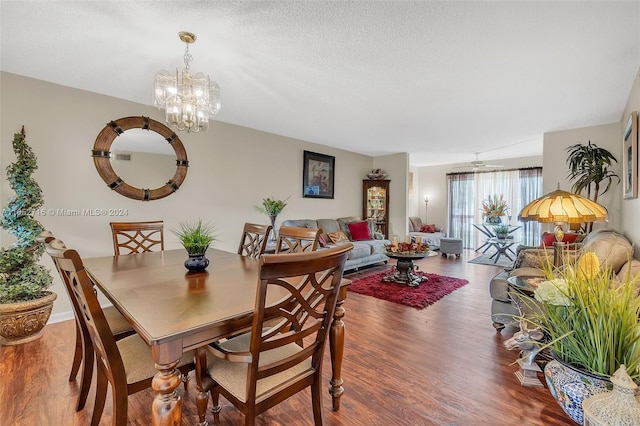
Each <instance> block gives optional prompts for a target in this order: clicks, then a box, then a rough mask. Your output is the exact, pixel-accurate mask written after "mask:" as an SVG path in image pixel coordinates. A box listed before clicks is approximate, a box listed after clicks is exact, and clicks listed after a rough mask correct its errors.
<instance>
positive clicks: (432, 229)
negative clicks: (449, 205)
mask: <svg viewBox="0 0 640 426" xmlns="http://www.w3.org/2000/svg"><path fill="white" fill-rule="evenodd" d="M420 232H429V233H434V232H436V225H435V224H433V225H422V226H421V227H420Z"/></svg>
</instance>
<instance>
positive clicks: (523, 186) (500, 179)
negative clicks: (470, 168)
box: [447, 167, 542, 248]
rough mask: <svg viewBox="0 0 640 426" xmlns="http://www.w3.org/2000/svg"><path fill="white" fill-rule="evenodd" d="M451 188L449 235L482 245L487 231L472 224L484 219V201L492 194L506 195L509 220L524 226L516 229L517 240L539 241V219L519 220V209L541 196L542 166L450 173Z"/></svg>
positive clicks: (469, 244) (468, 245)
mask: <svg viewBox="0 0 640 426" xmlns="http://www.w3.org/2000/svg"><path fill="white" fill-rule="evenodd" d="M447 184H448V187H449V188H448V190H449V202H448V213H449V214H448V216H449V223H448V229H449V236H451V237H456V238H461V239H462V245H463V247H465V248H475V247H479V246H480V245H482V238H483V237H484V235H482V234H480V233H479V232H477V231H475V228H474V227H473V224H474V223H476V224H478V223H482V221H483V220H484V218H483V217H482V201H483V200H485V199H487V198H488V197H489V196H493V195H498V196H499V195H503V196H504V198H505V199H506V201H507V205H508V206H509V210H508V212H507V215H506V218H503V221H508V224H510V225H514V226H518V225H519V226H521V228H520V229H518V230H516V231H515V232H513V236H514V238H515V239H516V240H517V241H520V243H521V244H524V245H533V246H537V245H539V244H540V224H539V223H538V222H526V223H523V222H518V218H517V217H518V213H519V212H520V210H522V208H523V207H524V206H526V205H527V204H528V203H529V202H530V201H532V200H534V199H536V198H538V197H540V195H542V194H541V191H542V168H541V167H532V168H526V169H515V170H500V171H491V172H476V173H473V172H467V173H449V174H447Z"/></svg>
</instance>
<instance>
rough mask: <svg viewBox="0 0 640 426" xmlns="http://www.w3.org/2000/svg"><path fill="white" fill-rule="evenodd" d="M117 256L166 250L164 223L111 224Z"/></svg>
mask: <svg viewBox="0 0 640 426" xmlns="http://www.w3.org/2000/svg"><path fill="white" fill-rule="evenodd" d="M110 225H111V235H112V237H113V251H114V253H115V255H116V256H120V255H122V254H132V253H142V252H145V251H157V250H164V222H163V221H161V220H156V221H151V222H111V223H110Z"/></svg>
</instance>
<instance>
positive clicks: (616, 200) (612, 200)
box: [543, 123, 622, 229]
mask: <svg viewBox="0 0 640 426" xmlns="http://www.w3.org/2000/svg"><path fill="white" fill-rule="evenodd" d="M589 141H591V143H594V144H596V145H598V146H599V147H600V148H605V149H607V150H609V151H611V153H612V154H613V155H614V156H615V157H616V159H617V160H618V161H619V160H620V158H621V155H622V132H621V131H620V124H619V123H609V124H603V125H600V126H590V127H582V128H579V129H569V130H563V131H559V132H550V133H545V134H544V145H543V146H544V148H543V149H544V154H543V158H544V161H543V188H544V189H543V192H544V193H545V194H547V193H549V192H551V191H554V190H556V189H557V188H558V184H559V185H560V189H562V190H564V191H569V192H571V186H572V182H570V181H569V179H568V178H567V173H568V171H569V167H568V165H567V154H568V153H567V148H568V147H569V146H571V145H575V144H578V143H579V144H587V143H588V142H589ZM612 170H613V171H614V172H615V173H616V174H617V175H618V176H622V166H621V164H620V163H619V162H618V163H614V165H613V168H612ZM583 195H586V194H583ZM621 197H622V183H620V184H617V180H615V179H614V183H613V184H612V185H611V189H609V191H607V193H606V194H604V195H601V196H599V197H598V203H600V204H602V205H603V206H605V207H606V208H607V209H608V211H609V222H608V223H603V224H596V225H595V227H596V228H598V227H606V228H613V229H620V200H621Z"/></svg>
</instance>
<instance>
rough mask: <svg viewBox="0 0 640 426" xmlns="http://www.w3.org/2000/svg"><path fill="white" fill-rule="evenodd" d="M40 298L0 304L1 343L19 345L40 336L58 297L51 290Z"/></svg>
mask: <svg viewBox="0 0 640 426" xmlns="http://www.w3.org/2000/svg"><path fill="white" fill-rule="evenodd" d="M47 293H48V294H47V295H46V296H44V297H41V298H40V299H35V300H29V301H27V302H17V303H5V304H0V336H1V337H2V344H3V345H5V346H8V345H19V344H21V343H26V342H30V341H32V340H35V339H37V338H39V337H40V336H41V331H42V329H43V328H44V326H45V325H46V324H47V321H48V320H49V317H50V316H51V310H52V309H53V301H54V300H56V298H57V297H58V295H57V294H55V293H53V292H47Z"/></svg>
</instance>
